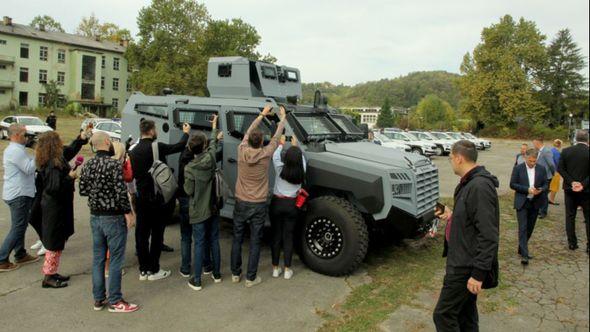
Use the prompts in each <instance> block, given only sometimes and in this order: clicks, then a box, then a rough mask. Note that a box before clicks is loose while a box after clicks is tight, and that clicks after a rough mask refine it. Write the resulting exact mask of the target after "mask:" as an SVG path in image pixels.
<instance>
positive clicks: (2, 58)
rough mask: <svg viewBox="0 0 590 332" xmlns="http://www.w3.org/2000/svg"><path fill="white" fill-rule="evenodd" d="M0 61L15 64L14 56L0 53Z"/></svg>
mask: <svg viewBox="0 0 590 332" xmlns="http://www.w3.org/2000/svg"><path fill="white" fill-rule="evenodd" d="M0 63H6V64H14V57H13V56H9V55H2V54H0Z"/></svg>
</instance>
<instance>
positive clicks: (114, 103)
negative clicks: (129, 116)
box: [113, 98, 119, 108]
mask: <svg viewBox="0 0 590 332" xmlns="http://www.w3.org/2000/svg"><path fill="white" fill-rule="evenodd" d="M113 107H114V108H118V107H119V99H117V98H113Z"/></svg>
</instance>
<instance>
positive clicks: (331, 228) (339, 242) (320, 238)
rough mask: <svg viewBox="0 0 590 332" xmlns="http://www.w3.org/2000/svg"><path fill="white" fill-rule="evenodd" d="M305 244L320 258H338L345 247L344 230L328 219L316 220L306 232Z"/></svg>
mask: <svg viewBox="0 0 590 332" xmlns="http://www.w3.org/2000/svg"><path fill="white" fill-rule="evenodd" d="M305 243H306V245H307V247H308V248H309V250H311V252H313V254H314V255H316V256H317V257H320V258H333V257H335V256H338V254H339V253H340V251H342V247H343V245H344V238H343V235H342V230H341V229H340V227H338V225H336V223H334V222H333V221H331V220H330V219H328V218H323V217H321V218H317V219H314V220H313V221H312V222H311V223H310V224H309V226H307V227H306V230H305Z"/></svg>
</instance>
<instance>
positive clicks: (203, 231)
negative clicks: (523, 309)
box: [192, 216, 221, 283]
mask: <svg viewBox="0 0 590 332" xmlns="http://www.w3.org/2000/svg"><path fill="white" fill-rule="evenodd" d="M192 228H193V240H194V242H195V252H194V261H193V266H194V269H195V271H194V272H195V274H194V278H195V282H197V283H200V282H201V273H202V272H203V261H204V259H205V253H206V252H210V253H211V254H212V255H213V259H212V263H213V266H212V267H213V276H215V277H216V278H218V277H219V276H221V251H220V248H219V219H218V218H217V216H212V217H211V218H209V219H207V220H205V221H203V222H200V223H197V224H192ZM207 229H209V230H210V231H209V232H207ZM207 246H210V248H209V250H206V249H207Z"/></svg>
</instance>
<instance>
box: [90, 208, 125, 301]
mask: <svg viewBox="0 0 590 332" xmlns="http://www.w3.org/2000/svg"><path fill="white" fill-rule="evenodd" d="M90 226H91V227H92V242H93V252H94V258H93V261H92V294H93V296H94V300H95V301H103V300H105V298H106V296H105V293H106V290H105V276H104V268H105V261H106V257H107V250H108V251H109V252H110V260H111V262H110V266H109V292H108V293H109V297H108V301H109V303H110V304H115V303H117V302H119V301H120V300H121V298H122V297H123V295H122V294H121V268H122V267H123V263H124V261H125V245H126V243H127V224H126V223H125V217H124V216H122V215H118V216H97V215H90Z"/></svg>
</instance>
